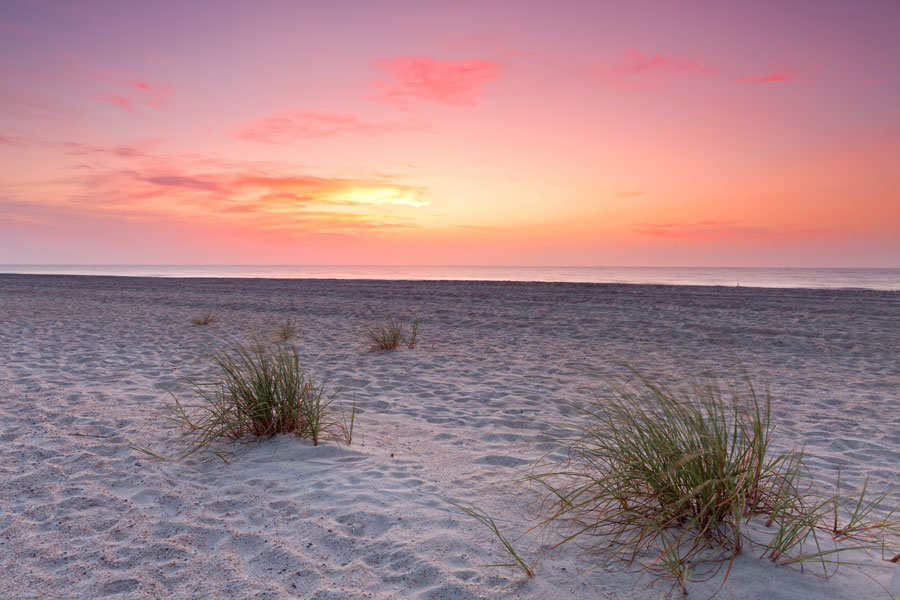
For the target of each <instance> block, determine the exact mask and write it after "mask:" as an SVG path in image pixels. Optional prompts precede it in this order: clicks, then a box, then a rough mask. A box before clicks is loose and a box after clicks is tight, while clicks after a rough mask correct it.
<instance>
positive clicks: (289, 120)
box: [236, 110, 427, 144]
mask: <svg viewBox="0 0 900 600" xmlns="http://www.w3.org/2000/svg"><path fill="white" fill-rule="evenodd" d="M426 129H427V128H426V127H425V125H422V124H417V123H411V122H409V123H375V122H370V121H364V120H362V119H360V118H359V117H357V116H356V115H352V114H346V113H336V112H319V111H310V110H292V111H287V112H284V113H282V114H279V115H275V116H272V117H265V118H263V119H257V120H255V121H250V122H249V123H244V124H242V125H240V126H239V127H238V130H237V133H236V136H237V137H238V138H240V139H242V140H248V141H253V142H266V143H271V144H285V143H289V142H293V141H297V140H303V139H310V138H321V137H329V136H339V135H351V134H357V135H383V134H390V133H397V132H402V131H423V130H426Z"/></svg>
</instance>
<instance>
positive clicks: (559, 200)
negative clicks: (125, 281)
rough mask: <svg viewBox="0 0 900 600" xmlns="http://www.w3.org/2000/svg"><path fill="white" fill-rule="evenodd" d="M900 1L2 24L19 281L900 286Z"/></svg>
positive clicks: (582, 5) (4, 150)
mask: <svg viewBox="0 0 900 600" xmlns="http://www.w3.org/2000/svg"><path fill="white" fill-rule="evenodd" d="M898 30H900V2H898V1H897V0H889V1H885V2H878V1H874V0H873V1H866V2H859V3H856V2H826V1H821V0H819V1H814V2H800V1H797V2H781V1H778V2H765V1H753V2H697V3H694V2H668V1H664V2H612V1H609V2H604V1H602V0H596V1H587V2H565V1H555V2H527V1H511V2H486V1H478V2H461V1H454V2H426V1H418V2H416V1H409V2H382V1H378V2H375V1H372V2H349V1H334V2H327V3H326V2H287V1H286V2H270V1H265V0H258V1H256V2H245V1H241V2H223V1H216V2H191V1H184V2H174V1H172V2H165V1H160V2H149V1H141V2H130V1H109V2H74V1H63V0H60V1H55V0H33V1H23V2H18V1H15V0H3V2H2V4H0V263H103V264H109V263H120V264H121V263H125V264H140V263H164V264H436V265H661V266H666V265H671V266H689V265H696V266H850V267H900V64H898V61H900V34H898Z"/></svg>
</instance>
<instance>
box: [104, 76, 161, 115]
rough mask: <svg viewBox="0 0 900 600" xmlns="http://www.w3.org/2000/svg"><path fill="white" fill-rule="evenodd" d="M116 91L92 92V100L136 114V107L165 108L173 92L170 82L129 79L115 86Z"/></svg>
mask: <svg viewBox="0 0 900 600" xmlns="http://www.w3.org/2000/svg"><path fill="white" fill-rule="evenodd" d="M116 87H117V90H116V92H103V93H97V94H92V95H91V97H92V98H93V99H94V100H99V101H100V102H105V103H107V104H111V105H113V106H117V107H119V108H122V109H124V110H127V111H128V112H130V113H133V114H138V110H137V109H138V107H148V108H153V109H156V110H166V108H167V107H168V103H169V99H170V98H171V96H172V94H173V93H174V92H175V86H174V85H172V84H161V83H147V82H146V81H130V82H128V83H121V84H119V85H117V86H116Z"/></svg>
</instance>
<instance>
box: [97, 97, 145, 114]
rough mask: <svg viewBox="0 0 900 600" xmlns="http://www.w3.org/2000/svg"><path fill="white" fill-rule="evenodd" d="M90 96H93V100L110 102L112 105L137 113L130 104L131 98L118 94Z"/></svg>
mask: <svg viewBox="0 0 900 600" xmlns="http://www.w3.org/2000/svg"><path fill="white" fill-rule="evenodd" d="M91 98H93V99H94V100H99V101H100V102H106V103H107V104H112V105H113V106H118V107H119V108H123V109H125V110H127V111H128V112H130V113H134V114H137V111H136V110H134V106H132V104H131V100H130V99H128V98H126V97H125V96H122V95H120V94H94V95H92V96H91Z"/></svg>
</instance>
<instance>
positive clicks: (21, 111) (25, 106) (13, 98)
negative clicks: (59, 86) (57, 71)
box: [0, 82, 76, 121]
mask: <svg viewBox="0 0 900 600" xmlns="http://www.w3.org/2000/svg"><path fill="white" fill-rule="evenodd" d="M0 113H2V114H3V115H4V116H6V117H16V118H19V119H28V120H37V121H67V120H71V119H73V118H74V117H75V116H76V113H75V111H73V110H72V109H71V108H70V107H69V106H67V105H66V104H64V103H63V102H62V101H60V100H58V99H57V98H55V97H53V96H50V95H47V94H42V93H38V92H33V91H30V90H27V89H23V88H19V87H13V86H12V85H9V84H8V83H4V82H0Z"/></svg>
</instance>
